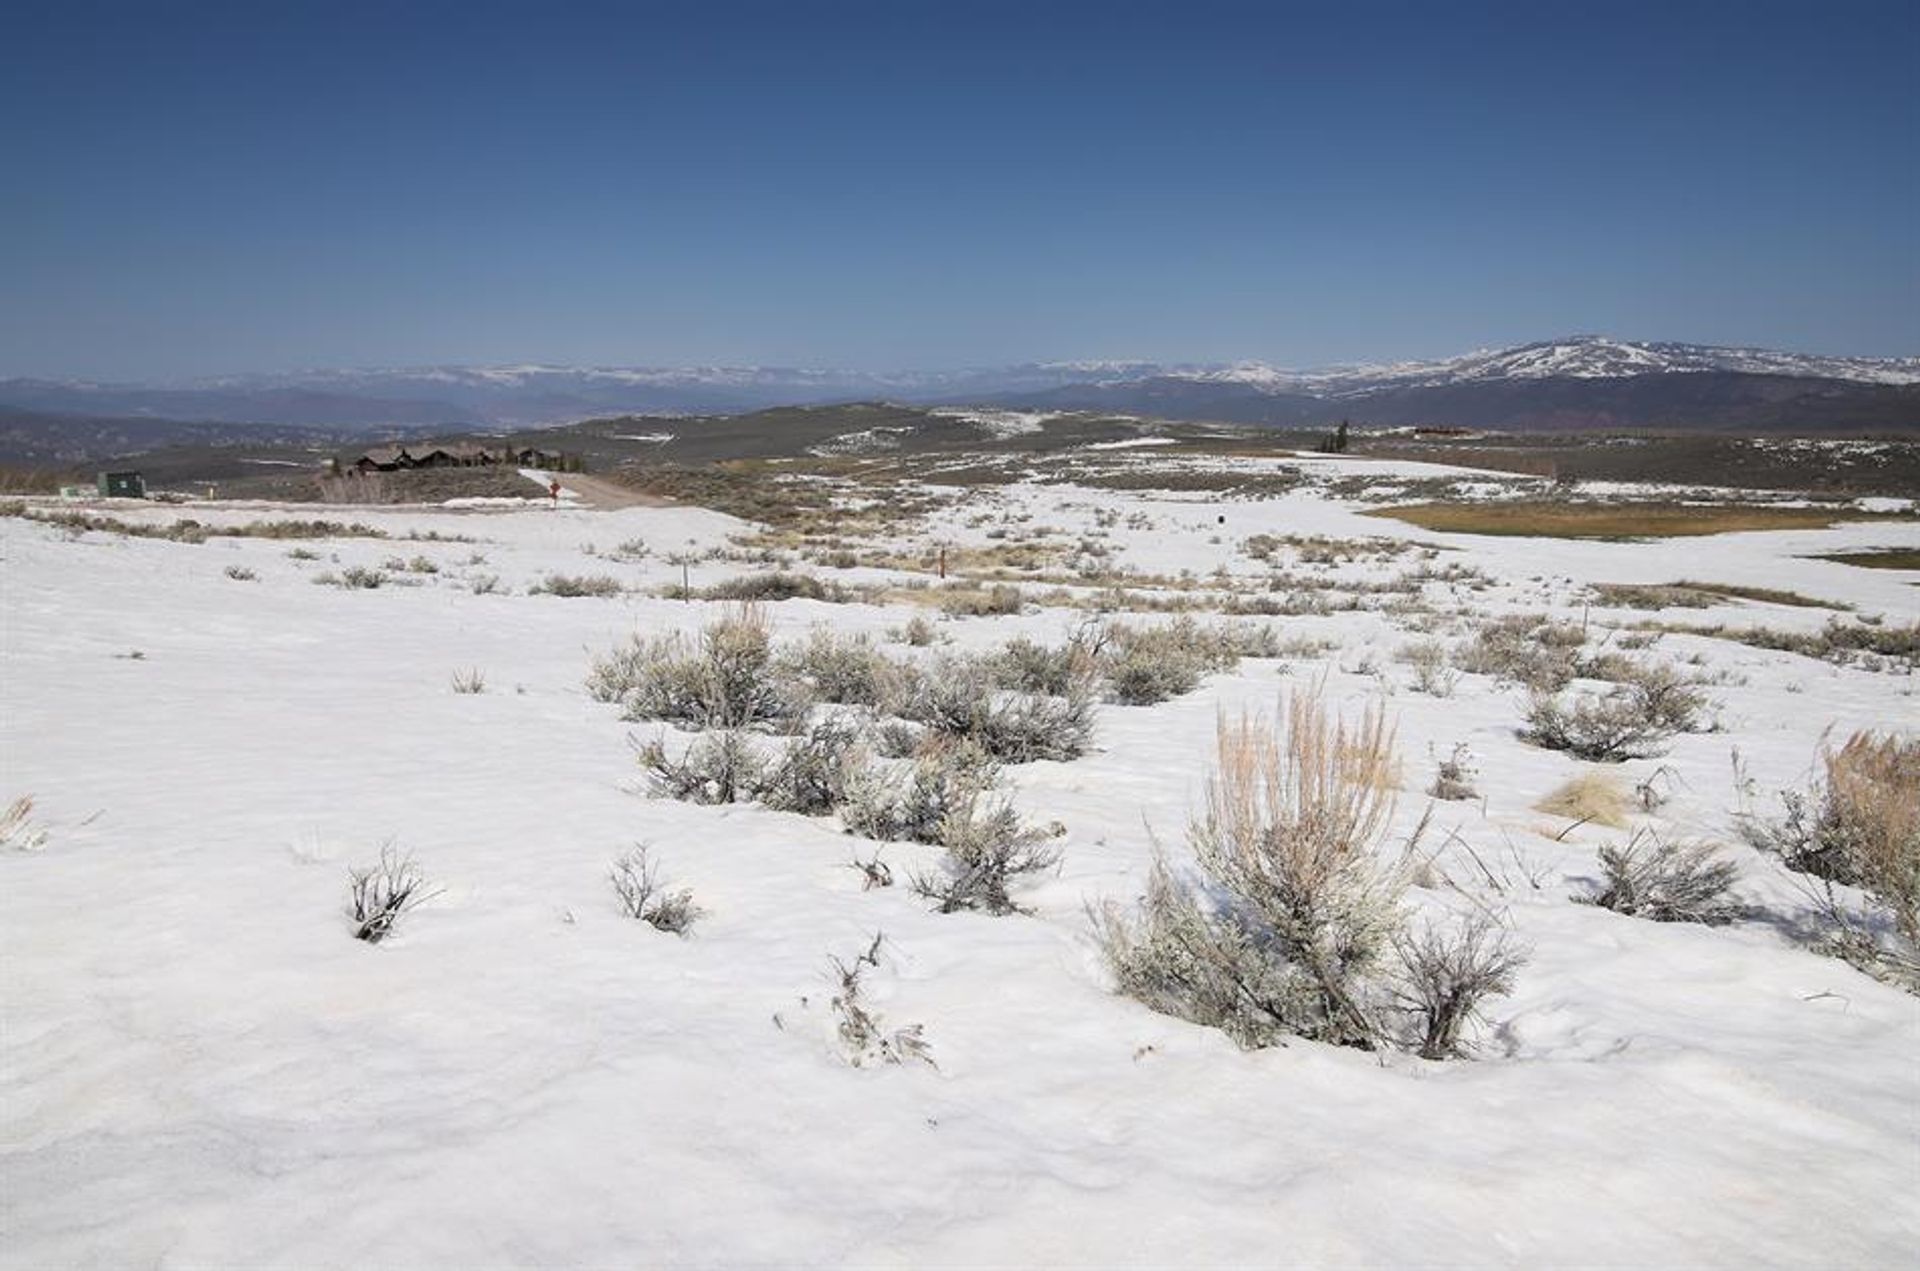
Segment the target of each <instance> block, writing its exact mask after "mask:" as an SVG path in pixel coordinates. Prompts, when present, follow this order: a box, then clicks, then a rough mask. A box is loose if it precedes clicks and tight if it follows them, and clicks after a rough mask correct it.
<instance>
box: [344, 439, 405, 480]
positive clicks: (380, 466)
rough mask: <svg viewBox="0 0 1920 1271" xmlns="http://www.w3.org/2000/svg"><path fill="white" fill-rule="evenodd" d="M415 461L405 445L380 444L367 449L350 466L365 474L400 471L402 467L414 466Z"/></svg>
mask: <svg viewBox="0 0 1920 1271" xmlns="http://www.w3.org/2000/svg"><path fill="white" fill-rule="evenodd" d="M415 462H416V460H415V459H414V457H413V456H412V455H411V454H409V453H408V452H407V448H406V447H405V446H380V447H378V448H376V449H373V450H369V451H367V453H365V454H363V455H361V456H360V457H359V458H358V459H355V460H354V461H353V463H352V464H350V465H349V466H350V467H351V468H352V469H353V470H354V471H355V472H358V473H361V474H363V475H364V474H366V473H369V472H398V471H399V470H400V469H402V468H411V467H413V466H414V464H415Z"/></svg>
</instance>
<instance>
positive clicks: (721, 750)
mask: <svg viewBox="0 0 1920 1271" xmlns="http://www.w3.org/2000/svg"><path fill="white" fill-rule="evenodd" d="M636 750H637V753H638V755H639V759H640V767H641V768H642V769H643V770H644V771H645V772H646V775H647V785H648V788H649V789H650V790H651V792H652V793H653V794H654V795H656V796H664V797H666V798H672V799H680V800H683V801H685V802H688V803H709V804H711V803H740V802H745V801H748V800H751V799H754V798H757V797H759V794H760V789H761V785H762V783H763V781H764V779H765V777H766V763H765V761H764V760H762V759H761V758H760V754H759V752H758V751H756V750H755V749H754V748H753V743H752V742H751V741H749V740H748V739H747V738H746V737H745V736H744V735H742V734H741V733H740V732H738V731H737V730H734V729H725V730H722V731H720V732H714V733H707V734H705V735H703V736H701V737H698V738H696V739H695V740H694V741H693V743H692V744H691V745H689V746H688V747H687V749H686V750H685V751H684V752H683V753H682V754H681V756H680V758H678V759H674V758H672V757H671V756H669V755H668V754H667V746H666V740H665V738H664V737H655V738H654V739H653V740H652V741H649V742H647V743H646V744H645V745H642V746H639V747H637V748H636Z"/></svg>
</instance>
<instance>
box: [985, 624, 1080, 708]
mask: <svg viewBox="0 0 1920 1271" xmlns="http://www.w3.org/2000/svg"><path fill="white" fill-rule="evenodd" d="M993 671H994V680H995V682H997V683H998V684H999V685H1000V687H1002V688H1007V689H1012V690H1013V691H1014V692H1016V693H1042V694H1047V695H1049V696H1053V697H1061V696H1064V695H1066V694H1067V693H1069V692H1071V691H1073V690H1074V689H1075V688H1076V687H1078V686H1080V685H1081V684H1083V683H1084V682H1085V681H1086V680H1087V679H1088V678H1090V677H1091V676H1092V675H1093V673H1094V655H1093V652H1092V651H1091V650H1090V649H1089V648H1088V646H1087V645H1086V644H1085V643H1083V642H1081V641H1080V640H1079V639H1078V638H1076V639H1073V640H1069V641H1067V643H1065V644H1062V645H1058V646H1053V645H1045V644H1039V643H1037V642H1035V641H1032V640H1029V639H1027V638H1026V637H1024V636H1019V637H1016V638H1014V639H1012V640H1009V641H1008V642H1007V647H1006V648H1004V649H1002V650H1001V651H1000V653H999V655H998V656H997V657H995V658H994V665H993Z"/></svg>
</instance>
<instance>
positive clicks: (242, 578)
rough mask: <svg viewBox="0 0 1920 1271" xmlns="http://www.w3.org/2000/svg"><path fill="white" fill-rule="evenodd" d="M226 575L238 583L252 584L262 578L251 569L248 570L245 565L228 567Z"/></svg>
mask: <svg viewBox="0 0 1920 1271" xmlns="http://www.w3.org/2000/svg"><path fill="white" fill-rule="evenodd" d="M225 573H226V575H227V577H229V578H231V579H233V581H235V582H237V583H250V582H253V581H255V580H256V579H258V578H259V577H260V575H258V574H256V573H254V572H253V571H252V570H251V569H248V568H247V567H246V566H245V565H229V566H227V568H226V570H225Z"/></svg>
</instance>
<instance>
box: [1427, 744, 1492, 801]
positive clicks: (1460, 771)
mask: <svg viewBox="0 0 1920 1271" xmlns="http://www.w3.org/2000/svg"><path fill="white" fill-rule="evenodd" d="M1478 775H1479V774H1478V772H1477V771H1476V769H1475V768H1474V766H1473V752H1472V751H1470V750H1468V749H1467V746H1466V743H1465V742H1460V743H1458V744H1457V745H1455V746H1454V748H1453V749H1452V750H1451V751H1449V752H1448V754H1447V757H1446V758H1445V759H1442V760H1440V762H1439V765H1438V768H1437V769H1436V771H1435V772H1434V776H1433V784H1432V785H1430V786H1428V787H1427V793H1428V794H1430V795H1432V796H1433V797H1434V798H1436V799H1446V800H1449V801H1451V802H1459V801H1461V800H1465V799H1477V798H1479V797H1480V791H1479V790H1478V789H1476V788H1475V786H1474V784H1473V783H1474V779H1475V778H1476V777H1477V776H1478Z"/></svg>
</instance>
